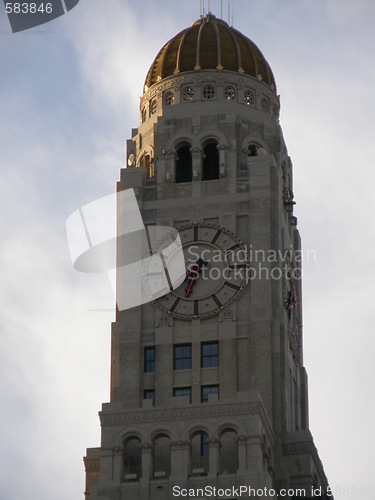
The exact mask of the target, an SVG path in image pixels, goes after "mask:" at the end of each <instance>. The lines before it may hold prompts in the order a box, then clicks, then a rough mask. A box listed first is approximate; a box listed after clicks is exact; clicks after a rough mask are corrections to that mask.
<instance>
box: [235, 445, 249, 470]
mask: <svg viewBox="0 0 375 500" xmlns="http://www.w3.org/2000/svg"><path fill="white" fill-rule="evenodd" d="M246 441H247V438H246V436H239V437H238V440H237V446H238V471H239V472H244V471H245V470H246Z"/></svg>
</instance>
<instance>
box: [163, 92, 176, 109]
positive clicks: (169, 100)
mask: <svg viewBox="0 0 375 500" xmlns="http://www.w3.org/2000/svg"><path fill="white" fill-rule="evenodd" d="M173 103H174V93H173V92H172V91H171V90H168V91H167V92H166V93H165V94H164V104H165V105H166V106H171V105H172V104H173Z"/></svg>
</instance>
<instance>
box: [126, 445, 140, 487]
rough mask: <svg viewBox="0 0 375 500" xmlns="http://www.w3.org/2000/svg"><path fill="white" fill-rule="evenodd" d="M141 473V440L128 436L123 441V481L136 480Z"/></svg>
mask: <svg viewBox="0 0 375 500" xmlns="http://www.w3.org/2000/svg"><path fill="white" fill-rule="evenodd" d="M141 473H142V458H141V441H140V440H139V439H138V438H137V437H130V438H128V439H126V441H125V442H124V476H123V478H124V481H138V480H139V478H140V477H141Z"/></svg>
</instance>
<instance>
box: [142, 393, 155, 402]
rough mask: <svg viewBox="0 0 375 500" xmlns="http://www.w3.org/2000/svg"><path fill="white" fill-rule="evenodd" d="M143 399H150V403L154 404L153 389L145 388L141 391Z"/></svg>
mask: <svg viewBox="0 0 375 500" xmlns="http://www.w3.org/2000/svg"><path fill="white" fill-rule="evenodd" d="M143 399H151V400H152V404H153V405H155V390H154V389H147V390H146V391H143Z"/></svg>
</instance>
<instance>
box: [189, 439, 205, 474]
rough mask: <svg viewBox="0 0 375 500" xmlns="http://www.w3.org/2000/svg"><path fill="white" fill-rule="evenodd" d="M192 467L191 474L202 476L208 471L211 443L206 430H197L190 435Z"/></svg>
mask: <svg viewBox="0 0 375 500" xmlns="http://www.w3.org/2000/svg"><path fill="white" fill-rule="evenodd" d="M190 443H191V445H190V469H191V471H190V472H191V474H192V475H196V476H200V475H205V474H207V473H208V468H209V445H208V434H207V432H205V431H204V430H196V431H195V432H193V433H192V434H191V436H190Z"/></svg>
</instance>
